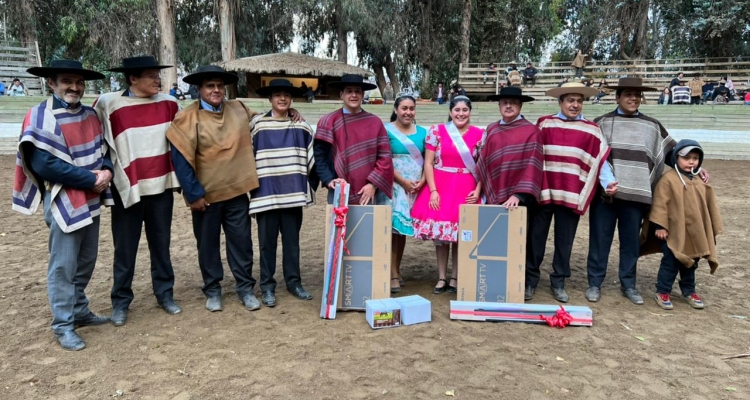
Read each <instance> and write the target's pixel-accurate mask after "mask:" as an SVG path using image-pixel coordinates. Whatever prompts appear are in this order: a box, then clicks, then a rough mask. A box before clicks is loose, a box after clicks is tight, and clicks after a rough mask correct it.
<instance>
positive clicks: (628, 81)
mask: <svg viewBox="0 0 750 400" xmlns="http://www.w3.org/2000/svg"><path fill="white" fill-rule="evenodd" d="M683 81H684V80H683V79H680V82H683ZM605 88H607V89H613V90H620V89H631V90H638V91H641V92H658V91H659V89H657V88H655V87H651V86H643V79H641V78H635V77H632V78H620V79H619V80H618V81H617V85H607V86H605Z"/></svg>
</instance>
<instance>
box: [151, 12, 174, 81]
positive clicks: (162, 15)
mask: <svg viewBox="0 0 750 400" xmlns="http://www.w3.org/2000/svg"><path fill="white" fill-rule="evenodd" d="M156 17H157V20H158V22H159V62H160V63H161V64H164V65H174V66H175V67H173V68H167V69H165V70H163V71H162V73H161V85H162V86H161V90H162V92H164V93H169V90H170V89H172V84H173V83H175V82H177V67H176V65H177V59H176V57H175V40H174V0H157V1H156Z"/></svg>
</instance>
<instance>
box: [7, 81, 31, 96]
mask: <svg viewBox="0 0 750 400" xmlns="http://www.w3.org/2000/svg"><path fill="white" fill-rule="evenodd" d="M28 95H29V92H28V91H27V90H26V87H25V86H24V85H23V83H21V80H20V79H18V78H16V79H13V85H11V87H10V89H8V96H28Z"/></svg>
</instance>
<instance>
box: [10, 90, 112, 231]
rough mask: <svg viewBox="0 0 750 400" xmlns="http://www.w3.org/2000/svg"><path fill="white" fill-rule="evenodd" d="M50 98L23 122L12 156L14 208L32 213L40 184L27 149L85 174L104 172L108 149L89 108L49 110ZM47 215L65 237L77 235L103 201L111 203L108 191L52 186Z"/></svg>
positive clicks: (98, 212)
mask: <svg viewBox="0 0 750 400" xmlns="http://www.w3.org/2000/svg"><path fill="white" fill-rule="evenodd" d="M52 105H53V98H52V97H50V98H49V99H48V100H46V101H44V102H42V103H41V104H39V105H38V106H35V107H34V108H32V109H31V110H29V112H28V113H27V114H26V118H24V120H23V127H22V131H21V138H20V140H19V144H18V153H17V155H16V170H15V181H14V184H13V209H14V210H16V211H18V212H20V213H22V214H27V215H31V214H33V213H35V212H36V210H37V208H38V207H39V203H40V202H41V200H42V193H43V191H44V190H45V189H44V186H43V185H44V182H40V181H39V180H38V178H37V176H35V175H34V173H33V171H32V170H31V168H30V166H29V163H30V161H31V160H29V159H28V157H27V154H26V152H25V151H24V147H25V146H34V147H36V148H37V149H40V150H44V151H46V152H48V153H49V154H51V155H52V156H54V157H57V158H59V159H61V160H63V161H65V162H67V163H69V164H72V165H75V166H77V167H80V168H84V169H87V170H89V171H93V170H100V169H102V166H103V162H104V155H105V154H106V152H107V145H106V144H104V143H103V142H102V125H101V122H100V121H99V118H97V116H96V112H94V110H93V109H92V108H91V107H86V106H81V107H79V108H76V109H65V108H59V109H53V108H52ZM48 190H50V195H51V196H52V197H51V199H52V200H51V203H50V211H51V213H52V216H53V217H54V218H55V221H56V222H57V225H58V226H59V227H60V229H61V230H62V231H63V232H65V233H70V232H73V231H76V230H78V229H80V228H83V227H84V226H87V225H89V224H91V223H92V222H93V218H94V217H96V216H98V215H99V214H100V209H101V205H102V203H103V204H105V205H112V204H113V202H112V193H111V192H110V191H109V189H107V190H105V191H104V192H102V193H101V194H100V193H96V192H94V191H92V190H79V189H74V188H70V187H64V186H63V185H62V184H60V183H55V182H51V187H49V188H48Z"/></svg>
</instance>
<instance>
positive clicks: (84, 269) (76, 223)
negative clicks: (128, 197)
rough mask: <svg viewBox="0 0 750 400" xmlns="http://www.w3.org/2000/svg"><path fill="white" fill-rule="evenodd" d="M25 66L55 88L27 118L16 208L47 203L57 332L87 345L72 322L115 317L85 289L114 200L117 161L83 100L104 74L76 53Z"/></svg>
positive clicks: (30, 209) (66, 341) (71, 345)
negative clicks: (104, 215) (95, 308)
mask: <svg viewBox="0 0 750 400" xmlns="http://www.w3.org/2000/svg"><path fill="white" fill-rule="evenodd" d="M27 72H29V73H30V74H32V75H35V76H39V77H42V78H47V84H48V85H49V87H50V89H52V92H53V95H52V97H51V98H49V99H47V100H45V101H44V102H42V103H41V104H39V105H37V106H34V108H32V109H31V110H30V111H29V112H28V113H27V114H26V118H25V119H24V122H23V131H22V134H21V138H20V141H19V145H18V155H17V157H18V160H19V163H18V166H17V167H16V175H15V182H14V187H13V209H14V210H16V211H18V212H21V213H23V214H33V213H34V212H36V210H37V208H38V207H39V204H40V203H43V207H44V220H45V222H46V223H47V226H48V227H49V230H50V231H49V266H48V269H47V293H48V295H49V302H50V306H51V308H52V331H53V332H54V334H55V337H56V338H57V341H58V343H59V344H60V346H62V348H64V349H66V350H81V349H83V348H84V347H86V344H85V343H84V341H83V339H81V337H80V336H78V334H77V333H76V331H75V330H74V329H75V328H76V327H78V326H86V325H101V324H104V323H106V322H107V321H109V318H107V317H100V316H97V315H96V314H94V313H93V312H91V310H90V309H89V301H88V299H87V298H86V294H85V290H86V286H87V285H88V283H89V280H90V279H91V275H92V273H93V272H94V266H95V264H96V256H97V251H98V247H99V214H100V212H101V206H102V205H103V204H105V205H112V194H111V193H110V191H109V188H108V187H109V181H110V179H112V170H113V168H112V163H111V161H110V160H109V156H108V153H107V145H106V144H104V142H103V140H102V126H101V122H100V121H99V119H98V118H97V116H96V112H94V109H92V108H91V107H87V106H84V105H81V98H82V97H83V91H84V89H85V87H86V85H85V81H86V80H97V79H104V75H102V74H100V73H98V72H95V71H91V70H87V69H83V67H82V65H81V63H80V62H78V61H70V60H55V61H52V63H51V64H50V66H48V67H34V68H29V69H28V70H27Z"/></svg>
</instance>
